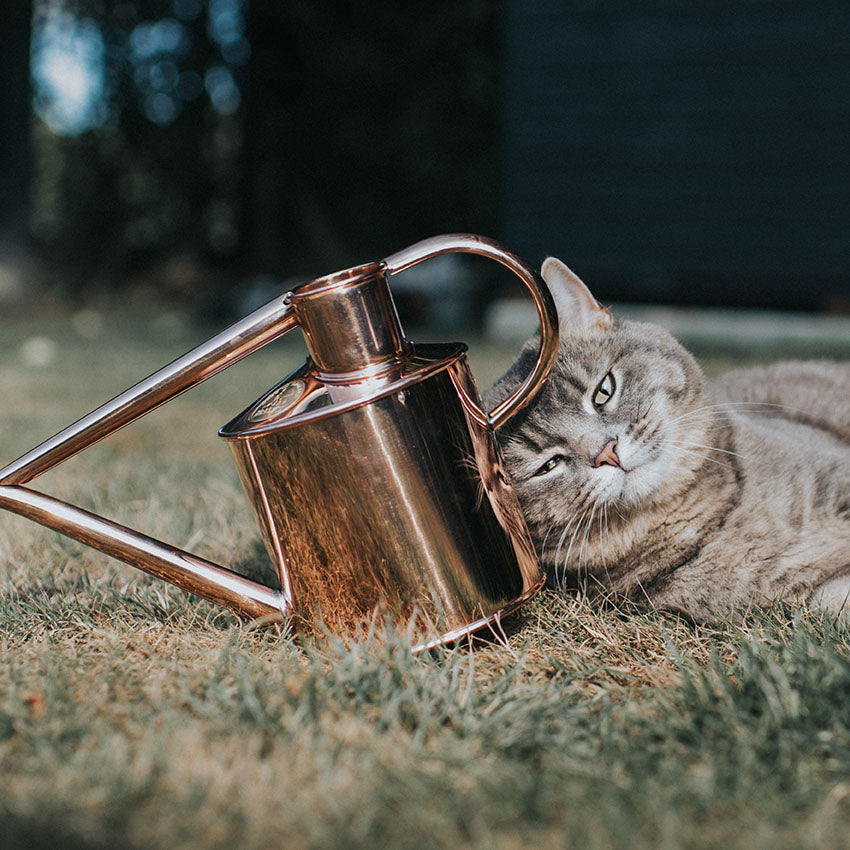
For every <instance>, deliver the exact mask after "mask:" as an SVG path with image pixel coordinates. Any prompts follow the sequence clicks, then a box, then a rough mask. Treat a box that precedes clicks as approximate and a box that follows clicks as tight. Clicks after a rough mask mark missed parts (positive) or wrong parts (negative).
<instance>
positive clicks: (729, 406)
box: [668, 401, 805, 423]
mask: <svg viewBox="0 0 850 850" xmlns="http://www.w3.org/2000/svg"><path fill="white" fill-rule="evenodd" d="M777 410H789V411H792V412H794V413H804V412H805V411H803V410H801V409H800V408H797V407H790V406H789V405H787V404H772V403H771V402H766V401H724V402H718V403H716V404H707V405H705V406H704V407H697V408H695V409H694V410H690V411H688V412H687V413H683V414H682V415H681V416H677V417H674V418H673V419H670V420H668V421H669V422H671V423H674V422H675V423H678V422H686V421H688V420H689V419H691V418H693V417H694V416H696V414H698V413H703V414H704V415H706V416H707V417H708V418H711V413H709V411H711V412H715V411H717V412H721V413H723V412H732V413H735V412H741V413H774V412H776V411H777Z"/></svg>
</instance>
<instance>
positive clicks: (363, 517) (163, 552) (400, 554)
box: [0, 234, 557, 649]
mask: <svg viewBox="0 0 850 850" xmlns="http://www.w3.org/2000/svg"><path fill="white" fill-rule="evenodd" d="M450 251H460V252H468V253H478V254H483V255H484V256H487V257H490V258H492V259H495V260H497V261H498V262H500V263H502V264H503V265H505V266H507V267H508V268H510V269H511V270H512V271H514V272H515V273H516V274H517V275H519V277H520V278H521V279H522V280H523V282H524V283H525V284H526V286H527V287H528V288H529V290H530V291H531V293H532V295H533V297H534V300H535V303H536V305H537V309H538V313H539V315H540V320H541V343H540V351H539V353H538V357H537V360H536V363H535V365H534V367H533V369H532V372H531V374H530V375H529V376H528V377H527V378H526V380H525V381H524V382H523V384H522V386H521V387H520V388H519V389H518V390H517V392H516V393H514V394H513V395H512V396H511V397H510V398H508V399H506V400H505V401H504V402H502V403H501V404H500V405H499V406H498V407H497V408H496V409H495V410H494V411H492V412H491V413H490V414H489V415H488V414H487V413H486V412H485V411H484V410H482V408H481V402H480V398H479V396H478V391H477V389H476V387H475V383H474V381H473V379H472V376H471V374H470V373H469V369H468V365H467V363H466V357H465V354H464V352H465V347H464V346H462V345H460V344H455V345H454V346H451V345H450V346H445V345H444V346H422V347H419V348H418V349H417V348H415V347H414V346H412V345H411V344H410V343H409V342H408V341H407V340H406V339H405V338H404V335H403V333H402V330H401V325H400V324H399V321H398V316H397V314H396V311H395V306H394V305H393V302H392V297H391V295H390V291H389V288H388V286H387V276H388V275H391V274H397V273H400V272H401V271H403V270H404V269H405V268H409V267H410V266H411V265H414V264H416V263H418V262H421V261H423V260H425V259H427V258H429V257H432V256H437V255H438V254H443V253H447V252H450ZM295 326H301V327H302V329H303V331H304V334H305V338H306V339H307V345H308V350H309V352H310V358H309V359H308V361H307V363H305V364H304V366H303V367H302V368H301V369H299V370H298V371H297V372H296V373H294V374H293V375H292V376H290V378H289V379H287V380H285V381H283V382H282V383H281V384H280V385H278V386H277V387H275V388H273V389H272V390H271V391H270V392H269V393H267V394H266V395H265V396H264V397H263V398H262V399H260V401H258V402H257V403H256V404H254V405H252V406H251V407H250V408H249V409H248V410H246V411H245V412H244V413H243V414H241V415H240V416H239V417H237V418H236V419H234V420H233V421H232V422H231V423H229V424H228V425H227V426H225V428H223V429H222V435H223V436H225V437H227V438H228V439H229V440H230V443H231V447H232V449H233V453H234V456H235V458H236V461H237V465H238V467H239V471H240V475H241V477H242V480H243V482H244V484H245V487H246V490H247V492H248V495H249V497H250V498H251V501H252V504H253V506H254V509H255V512H256V514H257V517H258V520H259V522H260V527H261V529H262V532H263V536H264V539H265V541H266V545H267V548H268V550H269V552H270V554H271V556H272V558H273V560H274V562H275V563H276V565H277V567H278V571H279V575H280V583H281V588H280V589H279V590H278V589H273V588H267V587H264V586H263V585H260V584H257V583H256V582H252V581H249V580H248V579H246V578H244V577H242V576H240V575H239V574H237V573H235V572H233V571H231V570H228V569H226V568H224V567H221V566H219V565H217V564H214V563H212V562H210V561H207V560H205V559H203V558H199V557H198V556H196V555H192V554H191V553H188V552H184V551H183V550H181V549H178V548H176V547H173V546H170V545H169V544H166V543H162V542H160V541H157V540H154V539H153V538H150V537H147V536H146V535H143V534H140V533H139V532H137V531H134V530H133V529H130V528H126V527H124V526H121V525H119V524H117V523H114V522H111V521H110V520H106V519H104V518H102V517H98V516H96V515H95V514H92V513H90V512H88V511H84V510H82V509H80V508H78V507H76V506H74V505H70V504H68V503H66V502H62V501H60V500H58V499H54V498H52V497H50V496H46V495H44V494H41V493H37V492H36V491H34V490H31V489H29V488H27V487H23V486H21V485H23V484H24V483H26V482H29V481H31V480H32V479H33V478H35V477H37V476H38V475H40V474H42V473H43V472H45V471H47V470H48V469H50V468H52V467H54V466H56V465H57V464H58V463H61V462H62V461H63V460H65V459H67V458H69V457H71V456H72V455H74V454H76V453H77V452H80V451H83V450H84V449H85V448H87V447H88V446H90V445H92V444H93V443H94V442H96V441H98V440H100V439H102V438H103V437H106V436H107V435H109V434H111V433H113V432H114V431H116V430H117V429H118V428H120V427H122V426H123V425H126V424H128V423H129V422H132V421H133V420H135V419H137V418H138V417H140V416H142V415H144V414H146V413H148V412H149V411H150V410H153V409H154V408H155V407H157V406H159V405H161V404H163V403H165V402H166V401H168V400H170V399H172V398H174V397H175V396H176V395H178V394H179V393H181V392H183V391H185V390H187V389H189V388H190V387H192V386H195V385H196V384H198V383H200V382H201V381H204V380H206V379H207V378H209V377H211V376H212V375H214V374H216V373H218V372H220V371H221V370H222V369H224V368H226V367H227V366H229V365H231V364H232V363H235V362H236V361H237V360H239V359H241V358H242V357H244V356H246V355H247V354H250V353H251V352H253V351H256V350H257V349H259V348H260V347H262V346H263V345H265V344H267V343H268V342H271V341H272V340H273V339H276V338H277V337H279V336H281V335H282V334H284V333H286V332H287V331H289V330H291V329H292V328H294V327H295ZM556 349H557V315H556V313H555V307H554V303H553V301H552V298H551V296H550V295H549V293H548V291H547V290H546V288H545V285H544V284H543V282H542V280H541V279H540V277H539V275H538V274H537V273H536V272H535V271H534V270H533V269H531V267H530V266H528V265H527V264H526V263H525V262H524V261H522V260H521V259H520V258H519V257H517V256H516V255H515V254H513V253H511V252H510V251H507V250H506V249H504V248H503V247H502V246H500V245H498V243H495V242H491V241H489V240H485V239H482V238H481V237H477V236H471V235H468V234H449V235H446V236H440V237H435V238H434V239H430V240H425V241H423V242H420V243H417V244H416V245H413V246H411V247H410V248H407V249H405V250H404V251H400V252H398V253H397V254H393V255H392V256H390V257H388V258H386V260H384V261H383V262H380V263H372V264H368V265H365V266H358V267H355V268H352V269H346V270H344V271H341V272H337V273H335V274H332V275H327V276H325V277H322V278H318V279H316V280H314V281H311V282H310V283H308V284H305V285H304V286H301V287H298V288H297V289H296V290H294V291H292V292H289V293H287V294H286V295H284V296H281V297H279V298H276V299H274V300H273V301H271V302H269V304H267V305H266V306H265V307H262V308H261V309H260V310H257V311H255V312H254V313H252V314H251V315H250V316H248V317H246V318H245V319H243V320H242V321H240V322H238V323H236V324H235V325H233V326H232V327H230V328H228V329H227V330H226V331H223V332H222V333H221V334H219V335H217V336H216V337H214V338H212V339H211V340H209V341H207V342H206V343H204V344H202V345H200V346H198V347H197V348H195V349H193V350H192V351H190V352H189V353H187V354H186V355H184V356H183V357H181V358H179V359H178V360H176V361H174V362H173V363H171V364H169V365H168V366H166V367H164V368H163V369H161V370H159V371H158V372H156V373H154V374H153V375H151V376H150V377H149V378H147V379H145V380H144V381H142V382H140V383H139V384H137V385H136V386H134V387H131V388H130V389H128V390H127V391H125V392H124V393H122V394H121V395H119V396H117V397H116V398H115V399H113V400H112V401H110V402H107V403H106V404H104V405H102V406H101V407H100V408H98V409H97V410H94V411H92V412H91V413H90V414H88V416H86V417H84V418H83V419H81V420H79V421H78V422H76V423H74V424H73V425H71V426H69V427H68V428H66V429H65V430H64V431H62V432H60V433H59V434H57V435H56V436H54V437H52V438H51V439H49V440H47V441H46V442H44V443H42V444H41V445H40V446H38V447H36V448H35V449H33V450H31V451H30V452H28V453H27V454H25V455H23V456H22V457H21V458H19V459H18V460H17V461H15V462H13V463H11V464H9V465H8V466H7V467H5V468H4V469H2V470H0V508H2V509H6V510H10V511H13V512H15V513H18V514H20V515H21V516H25V517H28V518H29V519H32V520H34V521H36V522H39V523H41V524H42V525H45V526H47V527H49V528H52V529H55V530H56V531H59V532H61V533H63V534H66V535H68V536H70V537H73V538H74V539H76V540H79V541H81V542H83V543H86V544H88V545H90V546H93V547H94V548H96V549H99V550H100V551H102V552H105V553H107V554H109V555H112V556H114V557H116V558H120V559H121V560H124V561H126V562H127V563H129V564H132V565H134V566H137V567H140V568H141V569H143V570H145V571H147V572H149V573H151V574H153V575H156V576H159V577H161V578H165V579H166V580H168V581H171V582H172V583H174V584H176V585H178V586H180V587H182V588H184V589H186V590H189V591H191V592H193V593H196V594H198V595H200V596H202V597H204V598H206V599H210V600H212V601H215V602H220V603H222V604H224V605H227V606H229V607H231V608H232V609H233V610H235V611H237V612H238V613H240V614H242V615H244V616H246V617H252V618H257V617H260V618H265V619H271V620H281V619H287V620H291V621H292V622H293V623H294V624H295V625H296V626H297V627H298V628H300V629H301V630H302V631H303V632H306V633H310V634H315V633H317V632H318V631H321V630H322V629H323V628H328V627H329V628H331V629H332V630H333V631H335V632H337V633H340V634H352V633H357V632H358V631H361V630H363V629H367V628H369V627H370V626H372V625H374V624H375V623H376V622H389V621H391V622H395V623H398V624H400V625H409V626H410V627H411V628H413V629H414V634H415V640H416V641H417V649H421V648H423V647H426V646H433V645H435V644H436V643H439V642H440V641H446V640H453V639H456V638H457V637H459V636H461V635H463V634H465V633H467V632H469V631H471V630H474V629H476V628H480V627H481V626H483V625H486V624H487V623H491V622H493V621H494V620H497V619H498V618H499V617H500V616H501V615H502V614H504V613H506V612H507V611H509V610H512V609H513V608H514V607H516V606H517V605H518V604H520V603H521V602H523V601H524V600H525V599H527V598H529V597H530V596H531V595H533V593H535V592H536V591H537V589H538V588H539V587H540V586H541V584H542V581H543V575H542V572H541V570H540V567H539V565H538V563H537V559H536V557H535V554H534V551H533V549H532V547H531V543H530V541H529V538H528V533H527V531H526V528H525V522H524V520H523V518H522V514H521V512H520V509H519V504H518V502H517V500H516V496H515V494H514V492H513V488H512V487H511V484H510V481H509V480H508V478H507V476H506V475H505V472H504V469H503V466H502V463H501V456H500V454H499V450H498V446H497V444H496V441H495V436H494V429H495V428H498V427H499V426H500V425H501V424H503V423H504V422H505V421H507V419H508V418H509V417H510V416H512V415H513V414H514V413H516V412H517V411H518V410H520V409H521V408H522V407H523V406H524V405H525V404H527V403H528V401H529V400H530V399H531V397H532V396H533V395H534V393H535V392H536V391H537V390H538V389H539V388H540V386H541V385H542V383H543V381H544V380H545V378H546V376H547V375H548V372H549V370H550V369H551V366H552V363H553V360H554V355H555V351H556Z"/></svg>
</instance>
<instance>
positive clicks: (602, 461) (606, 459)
mask: <svg viewBox="0 0 850 850" xmlns="http://www.w3.org/2000/svg"><path fill="white" fill-rule="evenodd" d="M593 465H594V466H619V465H620V458H618V457H617V441H616V440H611V442H610V443H608V444H607V445H606V446H605V448H604V449H602V451H601V452H599V454H598V455H596V460H595V461H593Z"/></svg>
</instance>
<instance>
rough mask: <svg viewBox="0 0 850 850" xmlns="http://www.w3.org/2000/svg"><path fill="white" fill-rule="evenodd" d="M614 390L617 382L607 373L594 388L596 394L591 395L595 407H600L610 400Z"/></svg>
mask: <svg viewBox="0 0 850 850" xmlns="http://www.w3.org/2000/svg"><path fill="white" fill-rule="evenodd" d="M616 389H617V382H616V381H615V380H614V376H613V375H612V374H611V372H609V373H608V374H607V375H606V376H605V377H604V378H603V379H602V381H601V382H600V383H599V386H598V387H597V388H596V392H595V393H594V394H593V403H594V404H595V405H596V406H597V407H602V406H603V405H604V404H606V403H607V402H608V401H609V400H610V398H611V396H613V395H614V390H616Z"/></svg>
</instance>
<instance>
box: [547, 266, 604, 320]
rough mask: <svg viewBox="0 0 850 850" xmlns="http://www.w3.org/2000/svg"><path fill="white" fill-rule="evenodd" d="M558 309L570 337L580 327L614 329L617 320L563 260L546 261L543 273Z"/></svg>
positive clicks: (559, 317)
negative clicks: (612, 327) (570, 332)
mask: <svg viewBox="0 0 850 850" xmlns="http://www.w3.org/2000/svg"><path fill="white" fill-rule="evenodd" d="M540 273H541V274H542V276H543V280H545V281H546V285H547V286H548V287H549V291H550V292H551V293H552V297H553V298H554V299H555V306H556V307H557V308H558V324H559V325H560V326H561V332H562V333H567V332H569V331H570V330H571V329H572V330H575V329H576V328H577V327H585V328H601V329H603V330H605V329H607V328H609V327H611V324H612V322H613V321H614V317H613V316H612V315H611V314H610V313H609V312H608V310H606V309H605V308H604V307H603V306H602V305H601V304H600V303H599V302H598V301H597V300H596V299H595V298H594V297H593V296H592V295H591V294H590V290H589V289H588V288H587V287H586V286H585V285H584V284H583V283H582V281H581V279H580V278H579V277H578V275H576V274H574V273H573V272H571V271H570V270H569V269H568V268H567V267H566V266H565V265H564V264H563V263H562V262H561V261H560V260H556V259H555V258H554V257H547V259H546V260H545V261H544V263H543V268H542V269H541V270H540Z"/></svg>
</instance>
